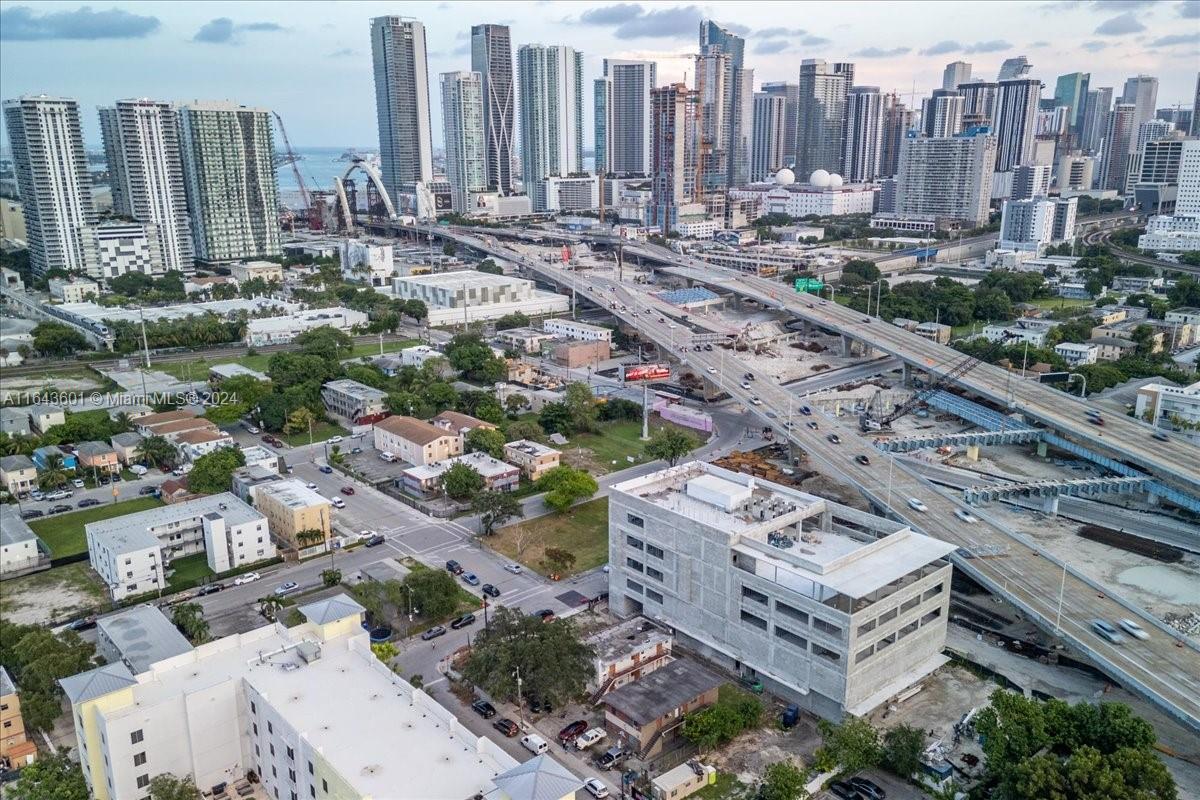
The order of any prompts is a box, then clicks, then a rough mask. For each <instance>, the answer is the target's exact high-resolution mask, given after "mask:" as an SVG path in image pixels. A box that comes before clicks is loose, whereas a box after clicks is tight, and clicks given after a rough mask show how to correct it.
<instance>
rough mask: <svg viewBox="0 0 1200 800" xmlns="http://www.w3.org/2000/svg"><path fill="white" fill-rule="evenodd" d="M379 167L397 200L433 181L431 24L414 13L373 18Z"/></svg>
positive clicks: (396, 201)
mask: <svg viewBox="0 0 1200 800" xmlns="http://www.w3.org/2000/svg"><path fill="white" fill-rule="evenodd" d="M371 58H372V61H373V63H374V68H375V114H376V118H377V121H378V124H379V171H380V173H381V174H382V175H383V185H384V187H385V188H386V189H387V191H388V194H389V195H391V196H392V201H393V202H394V203H397V204H399V197H400V195H405V194H412V193H414V192H415V186H416V184H417V183H428V182H429V181H431V180H433V134H432V133H431V125H430V107H429V67H428V62H427V60H426V54H425V26H424V25H423V24H422V23H421V22H419V21H417V20H415V19H412V18H410V17H399V16H388V17H375V18H374V19H372V20H371Z"/></svg>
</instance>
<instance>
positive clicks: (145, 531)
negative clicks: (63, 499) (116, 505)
mask: <svg viewBox="0 0 1200 800" xmlns="http://www.w3.org/2000/svg"><path fill="white" fill-rule="evenodd" d="M163 491H164V492H166V484H165V483H164V484H163ZM205 514H217V515H219V516H221V517H222V518H223V519H224V520H225V522H226V523H227V524H229V525H241V524H243V523H246V522H253V521H254V520H260V519H263V515H262V514H260V513H258V512H257V511H255V510H254V509H253V508H251V507H250V506H248V505H246V504H245V503H243V502H242V501H241V500H239V499H238V498H237V497H235V496H233V495H232V494H230V493H229V492H221V493H220V494H213V495H208V496H207V497H198V498H196V499H195V500H189V501H187V502H186V503H174V504H172V505H164V506H158V507H157V508H150V509H147V510H145V511H137V512H134V513H133V514H125V515H123V516H120V517H113V518H112V519H105V520H100V521H98V522H89V523H87V525H85V526H84V530H85V531H87V533H88V535H89V536H92V537H94V538H95V539H97V540H98V541H101V542H105V543H107V544H108V547H109V549H110V550H113V551H114V552H117V553H123V552H128V551H129V550H143V549H146V548H148V547H157V546H158V544H159V542H158V539H157V537H155V536H154V534H153V533H151V530H152V529H156V528H161V527H163V526H164V525H171V524H178V523H183V522H188V523H191V524H193V525H198V524H200V522H199V521H200V518H201V517H203V516H204V515H205Z"/></svg>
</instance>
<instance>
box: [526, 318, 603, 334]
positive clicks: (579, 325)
mask: <svg viewBox="0 0 1200 800" xmlns="http://www.w3.org/2000/svg"><path fill="white" fill-rule="evenodd" d="M551 324H556V325H567V326H569V327H572V328H574V329H576V330H580V331H593V332H595V333H605V332H609V333H611V332H612V330H611V329H610V328H605V327H604V326H603V325H592V324H591V323H588V322H580V321H579V320H576V319H562V318H561V317H555V318H554V319H548V320H546V321H545V322H543V323H542V327H543V328H545V326H547V325H551Z"/></svg>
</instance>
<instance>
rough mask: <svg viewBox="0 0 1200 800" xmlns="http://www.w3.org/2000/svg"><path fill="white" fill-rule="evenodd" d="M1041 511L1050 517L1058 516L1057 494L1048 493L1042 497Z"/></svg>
mask: <svg viewBox="0 0 1200 800" xmlns="http://www.w3.org/2000/svg"><path fill="white" fill-rule="evenodd" d="M1042 513H1043V514H1049V515H1050V516H1052V517H1057V516H1058V495H1056V494H1048V495H1046V496H1044V497H1043V498H1042Z"/></svg>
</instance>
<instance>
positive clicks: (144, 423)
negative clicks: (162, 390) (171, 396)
mask: <svg viewBox="0 0 1200 800" xmlns="http://www.w3.org/2000/svg"><path fill="white" fill-rule="evenodd" d="M195 417H196V415H195V414H194V413H192V412H191V411H185V410H183V409H176V410H175V411H162V412H159V413H158V414H147V415H146V416H144V417H138V418H137V425H138V427H149V426H152V425H162V424H163V423H166V422H177V421H179V420H181V419H194V418H195Z"/></svg>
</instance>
